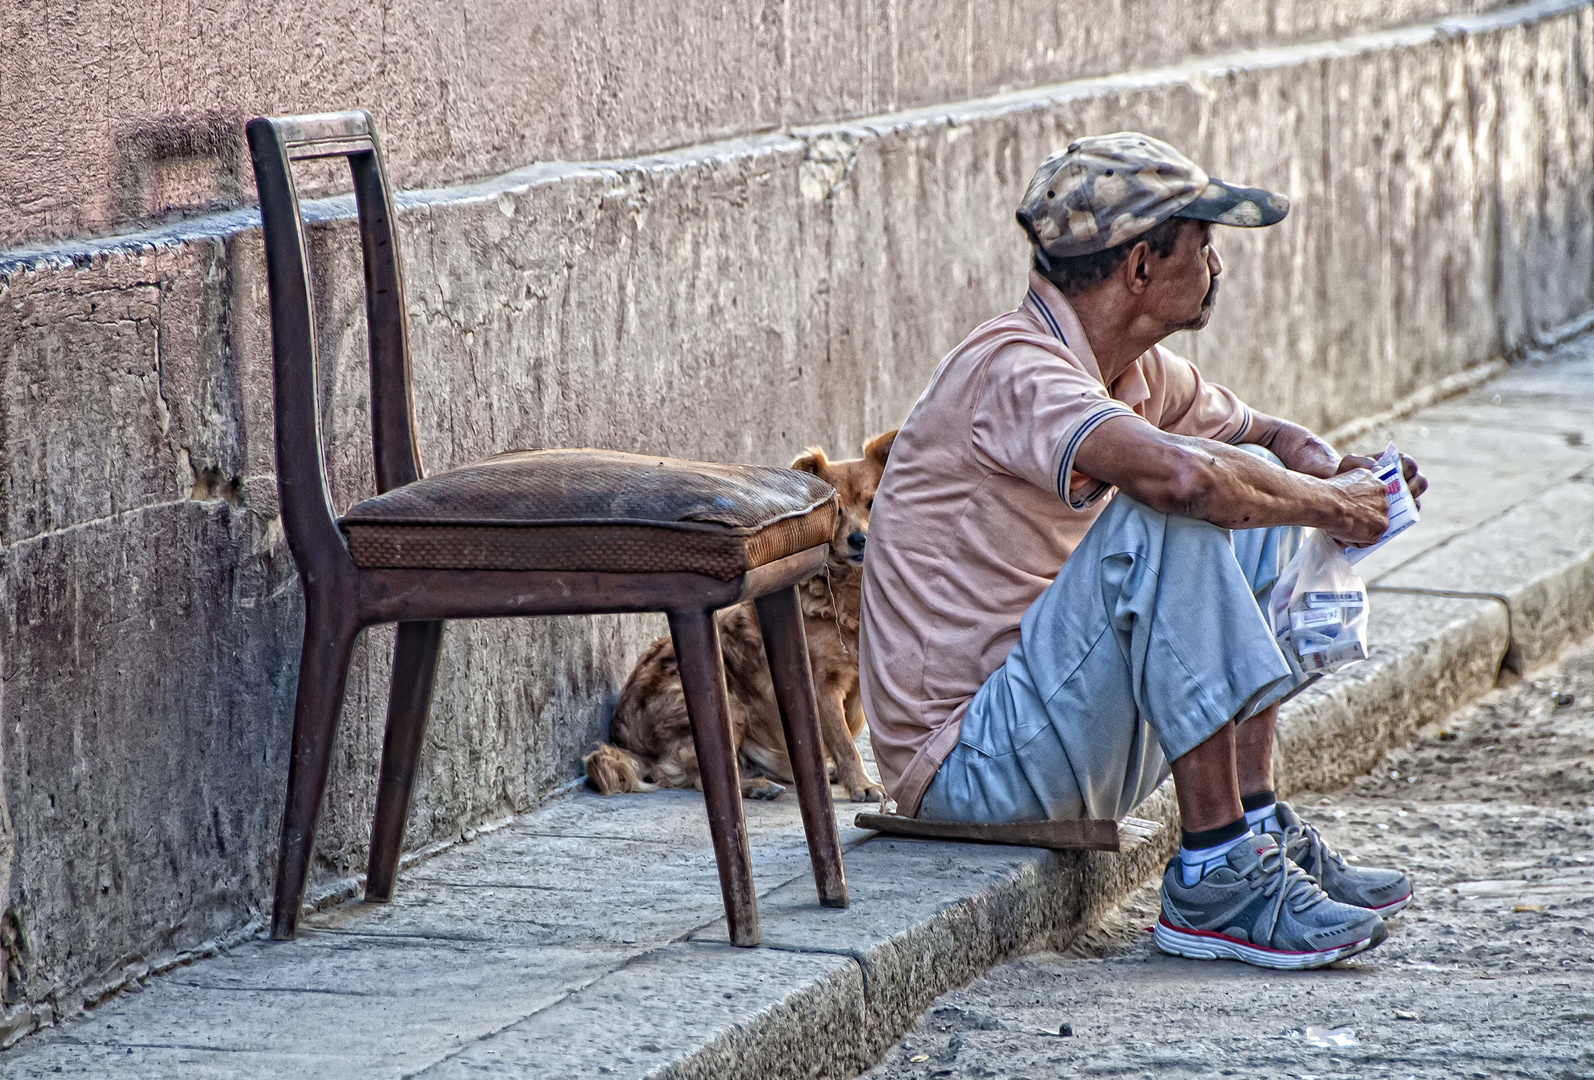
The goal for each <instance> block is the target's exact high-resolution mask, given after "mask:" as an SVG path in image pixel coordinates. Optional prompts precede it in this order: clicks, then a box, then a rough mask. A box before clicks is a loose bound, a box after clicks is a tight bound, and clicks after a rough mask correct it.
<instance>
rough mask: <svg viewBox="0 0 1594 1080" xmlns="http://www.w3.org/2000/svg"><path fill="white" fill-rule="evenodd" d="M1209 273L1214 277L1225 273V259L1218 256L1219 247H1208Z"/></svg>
mask: <svg viewBox="0 0 1594 1080" xmlns="http://www.w3.org/2000/svg"><path fill="white" fill-rule="evenodd" d="M1207 273H1209V274H1211V275H1212V276H1213V277H1217V276H1218V275H1219V274H1221V273H1223V260H1222V259H1220V258H1218V249H1217V248H1215V247H1209V248H1207Z"/></svg>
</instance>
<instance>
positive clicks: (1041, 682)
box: [918, 447, 1305, 823]
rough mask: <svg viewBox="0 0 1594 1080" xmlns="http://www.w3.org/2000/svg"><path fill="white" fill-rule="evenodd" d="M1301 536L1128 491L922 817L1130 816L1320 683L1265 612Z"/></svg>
mask: <svg viewBox="0 0 1594 1080" xmlns="http://www.w3.org/2000/svg"><path fill="white" fill-rule="evenodd" d="M1246 449H1248V450H1251V451H1252V452H1253V453H1256V452H1260V453H1261V454H1262V455H1265V456H1268V457H1271V456H1272V455H1271V454H1268V453H1267V452H1266V451H1265V450H1262V449H1261V448H1260V447H1247V448H1246ZM1275 460H1276V459H1275ZM1300 532H1301V531H1300V529H1298V528H1293V527H1289V528H1286V527H1279V528H1271V529H1248V530H1242V531H1236V532H1233V533H1230V532H1229V531H1228V530H1226V529H1220V528H1218V527H1217V526H1215V525H1211V524H1208V523H1207V522H1204V521H1197V520H1196V519H1194V518H1187V517H1178V516H1176V515H1172V514H1160V513H1158V512H1156V511H1155V510H1152V509H1150V508H1149V507H1147V506H1145V505H1144V504H1142V503H1138V502H1135V501H1134V500H1133V499H1130V498H1127V497H1126V496H1124V495H1123V494H1121V493H1120V494H1119V495H1117V496H1116V497H1115V498H1114V499H1113V501H1112V503H1111V504H1110V505H1109V506H1108V507H1107V509H1106V510H1104V511H1102V514H1101V517H1099V518H1097V519H1096V522H1095V524H1094V525H1092V526H1091V529H1090V531H1089V532H1088V533H1087V534H1086V535H1085V538H1084V540H1083V541H1082V542H1081V543H1080V545H1079V547H1078V548H1077V549H1076V550H1075V551H1074V553H1073V555H1071V556H1070V557H1069V559H1068V561H1067V562H1066V563H1064V564H1063V567H1062V570H1061V571H1060V572H1059V573H1058V575H1057V579H1056V581H1054V582H1053V583H1052V584H1051V585H1050V586H1048V587H1047V589H1046V591H1045V592H1043V593H1042V594H1041V595H1040V598H1039V599H1038V600H1036V601H1035V603H1034V604H1032V605H1031V606H1030V608H1029V610H1028V611H1027V612H1025V614H1024V619H1023V622H1022V623H1021V624H1020V628H1019V640H1018V644H1016V645H1014V646H1013V650H1012V652H1010V653H1009V654H1008V656H1007V660H1006V662H1005V663H1003V665H1002V666H1001V667H1000V668H999V669H997V671H996V672H995V673H993V674H992V675H991V677H990V678H989V679H987V680H986V681H985V684H984V685H983V686H981V687H980V689H979V691H978V692H977V693H976V694H975V695H974V700H973V701H972V702H970V703H969V708H968V711H967V713H966V714H965V715H964V717H963V728H962V732H961V735H960V737H959V741H958V744H957V746H956V747H954V748H953V750H952V753H951V754H950V755H948V757H947V759H946V761H945V762H944V763H943V764H942V766H941V768H940V770H939V771H938V772H937V773H936V775H935V779H933V780H932V781H931V782H930V787H929V789H928V790H927V791H926V792H925V794H924V798H923V800H922V801H921V802H920V804H919V811H918V816H919V817H921V818H927V819H931V820H937V821H968V822H989V823H998V822H1006V821H1036V820H1041V819H1052V820H1069V819H1075V818H1110V819H1114V820H1117V819H1121V818H1122V817H1124V815H1126V814H1128V813H1129V812H1130V811H1131V810H1133V809H1134V807H1135V806H1136V804H1138V803H1139V802H1140V801H1141V800H1142V799H1144V798H1145V797H1146V796H1147V795H1150V794H1151V792H1152V791H1153V790H1155V788H1156V787H1157V785H1158V784H1160V783H1161V782H1162V781H1163V779H1164V778H1166V777H1167V775H1168V762H1170V761H1173V760H1174V759H1176V758H1179V757H1181V756H1183V755H1184V754H1185V753H1186V752H1188V751H1190V750H1192V749H1194V748H1195V747H1196V746H1199V745H1200V744H1201V743H1203V742H1205V741H1206V739H1207V738H1208V737H1209V736H1210V735H1212V734H1213V732H1215V731H1217V730H1218V728H1220V727H1222V726H1223V725H1224V724H1225V723H1227V722H1228V721H1230V720H1243V719H1245V718H1247V717H1250V716H1252V715H1254V714H1255V713H1257V712H1259V711H1261V710H1262V709H1264V708H1266V707H1267V706H1269V705H1271V704H1273V703H1274V702H1276V701H1279V700H1281V699H1282V698H1284V697H1285V696H1287V695H1288V694H1289V693H1290V692H1291V691H1293V690H1294V689H1295V688H1296V687H1298V686H1299V685H1301V683H1302V682H1304V681H1305V677H1304V676H1302V675H1301V673H1300V669H1299V668H1298V667H1295V666H1293V665H1291V664H1289V663H1288V662H1287V661H1286V660H1285V657H1284V654H1283V653H1282V652H1280V650H1279V648H1278V646H1277V645H1276V644H1275V643H1274V641H1273V634H1272V632H1271V630H1270V629H1269V627H1268V624H1267V620H1266V618H1265V616H1264V614H1263V612H1264V610H1265V606H1266V603H1267V598H1268V595H1269V594H1270V593H1271V592H1272V589H1273V584H1274V582H1275V581H1276V580H1277V579H1278V576H1279V573H1280V572H1281V571H1282V570H1283V568H1284V566H1285V565H1286V564H1287V563H1288V562H1289V560H1290V558H1291V557H1292V556H1293V555H1294V553H1295V550H1296V548H1297V547H1299V545H1300Z"/></svg>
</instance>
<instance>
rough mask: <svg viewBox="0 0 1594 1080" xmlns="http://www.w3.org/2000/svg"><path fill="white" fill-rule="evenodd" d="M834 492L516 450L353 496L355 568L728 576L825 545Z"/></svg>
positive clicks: (735, 474)
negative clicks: (357, 497) (385, 489)
mask: <svg viewBox="0 0 1594 1080" xmlns="http://www.w3.org/2000/svg"><path fill="white" fill-rule="evenodd" d="M837 513H838V508H837V500H836V493H835V491H834V490H832V489H831V487H830V485H828V484H826V483H825V482H824V481H822V480H820V479H819V478H818V477H816V476H812V475H810V474H808V473H805V472H797V471H794V470H792V469H775V468H768V467H764V466H757V465H721V464H717V463H712V462H702V461H677V460H675V459H673V458H659V457H649V456H643V455H640V454H622V453H617V452H615V451H612V450H515V451H511V452H509V453H507V454H499V455H497V456H496V457H490V458H487V459H485V460H483V461H478V462H475V463H473V464H470V465H464V466H461V467H460V468H457V469H450V470H449V471H448V472H443V473H438V474H437V475H435V476H428V477H426V478H425V479H422V480H418V481H416V482H415V483H413V484H406V485H404V486H403V487H400V488H395V489H394V490H392V491H389V492H387V493H385V494H383V495H378V496H376V497H375V498H372V499H366V500H365V501H364V502H361V503H357V504H355V505H354V506H353V507H351V508H350V509H349V512H348V513H347V514H345V515H344V516H343V518H342V519H341V520H340V521H339V523H338V524H339V525H340V526H341V528H342V529H343V533H344V535H345V536H346V537H347V538H348V541H349V553H350V554H351V555H352V556H353V558H354V562H355V564H356V565H357V566H360V567H364V568H370V569H378V568H391V569H427V570H585V571H597V572H607V573H621V574H650V573H651V574H657V573H672V572H676V573H678V572H686V573H693V574H704V575H706V576H708V577H712V578H717V579H719V580H721V581H730V580H732V579H734V578H736V577H738V576H740V575H742V574H745V573H746V572H747V571H749V570H751V569H753V568H754V567H757V566H762V565H763V564H765V563H768V562H773V561H774V560H776V559H780V558H784V557H785V556H787V555H793V554H795V553H797V552H799V551H802V550H804V549H806V548H810V547H814V546H816V545H818V544H823V543H827V542H828V541H829V540H830V538H831V534H832V533H833V532H834V531H835V527H836V516H837Z"/></svg>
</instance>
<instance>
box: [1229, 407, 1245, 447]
mask: <svg viewBox="0 0 1594 1080" xmlns="http://www.w3.org/2000/svg"><path fill="white" fill-rule="evenodd" d="M1250 430H1251V408H1250V406H1248V405H1245V404H1243V403H1242V404H1241V405H1240V426H1239V427H1238V428H1236V429H1235V432H1234V434H1233V435H1230V436H1229V437H1228V438H1227V439H1225V440H1224V442H1227V443H1228V444H1229V445H1230V446H1239V445H1240V444H1241V443H1243V442H1244V441H1245V436H1246V434H1247V433H1248V432H1249V431H1250Z"/></svg>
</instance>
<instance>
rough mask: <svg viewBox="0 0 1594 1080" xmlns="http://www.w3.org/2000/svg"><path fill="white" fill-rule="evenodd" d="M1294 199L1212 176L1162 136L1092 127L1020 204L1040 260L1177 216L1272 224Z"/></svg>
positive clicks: (1119, 238)
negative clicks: (1095, 131)
mask: <svg viewBox="0 0 1594 1080" xmlns="http://www.w3.org/2000/svg"><path fill="white" fill-rule="evenodd" d="M1289 210H1290V201H1289V200H1288V199H1286V198H1285V197H1284V196H1283V195H1279V194H1275V193H1274V192H1271V191H1263V190H1262V189H1261V188H1247V187H1239V186H1238V185H1236V184H1230V183H1226V182H1224V181H1222V180H1219V179H1217V178H1216V177H1211V176H1208V175H1207V174H1206V173H1205V172H1204V171H1203V170H1202V168H1201V166H1199V165H1197V164H1196V163H1195V162H1193V161H1191V160H1190V159H1189V158H1187V157H1185V156H1184V155H1183V154H1181V153H1179V151H1177V150H1175V149H1174V148H1173V147H1171V146H1169V145H1168V144H1167V143H1165V142H1163V141H1162V140H1160V139H1153V138H1152V137H1151V136H1150V135H1142V134H1140V133H1139V132H1138V131H1119V132H1115V133H1114V134H1112V135H1091V136H1089V137H1087V138H1083V139H1076V140H1074V141H1073V142H1071V143H1069V144H1068V149H1066V150H1063V151H1061V152H1059V153H1056V154H1053V155H1052V156H1051V157H1049V158H1047V159H1046V160H1045V161H1044V162H1042V163H1041V167H1040V169H1039V170H1037V171H1036V173H1035V179H1033V180H1031V181H1030V183H1029V190H1028V191H1027V192H1025V193H1024V201H1023V202H1022V203H1021V204H1020V205H1019V208H1018V223H1019V224H1020V225H1022V226H1023V227H1024V231H1025V232H1026V233H1027V234H1029V238H1030V242H1031V243H1033V244H1034V245H1035V249H1036V252H1037V254H1038V256H1039V258H1040V259H1041V262H1042V265H1049V263H1048V261H1047V260H1048V257H1050V258H1055V259H1068V258H1072V257H1073V256H1075V255H1090V254H1093V253H1095V252H1098V251H1105V250H1106V249H1107V248H1110V247H1114V246H1116V245H1118V244H1121V243H1123V242H1124V241H1126V240H1133V239H1134V238H1135V237H1137V236H1139V235H1141V234H1142V233H1144V232H1147V231H1149V230H1151V229H1152V228H1155V227H1156V226H1157V225H1160V224H1161V223H1162V222H1164V221H1166V220H1168V219H1169V218H1171V217H1187V218H1195V219H1196V220H1198V221H1211V222H1215V223H1217V224H1219V225H1241V226H1247V227H1252V226H1257V225H1272V224H1274V223H1275V222H1277V221H1281V220H1283V218H1284V215H1285V214H1287V213H1289Z"/></svg>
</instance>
